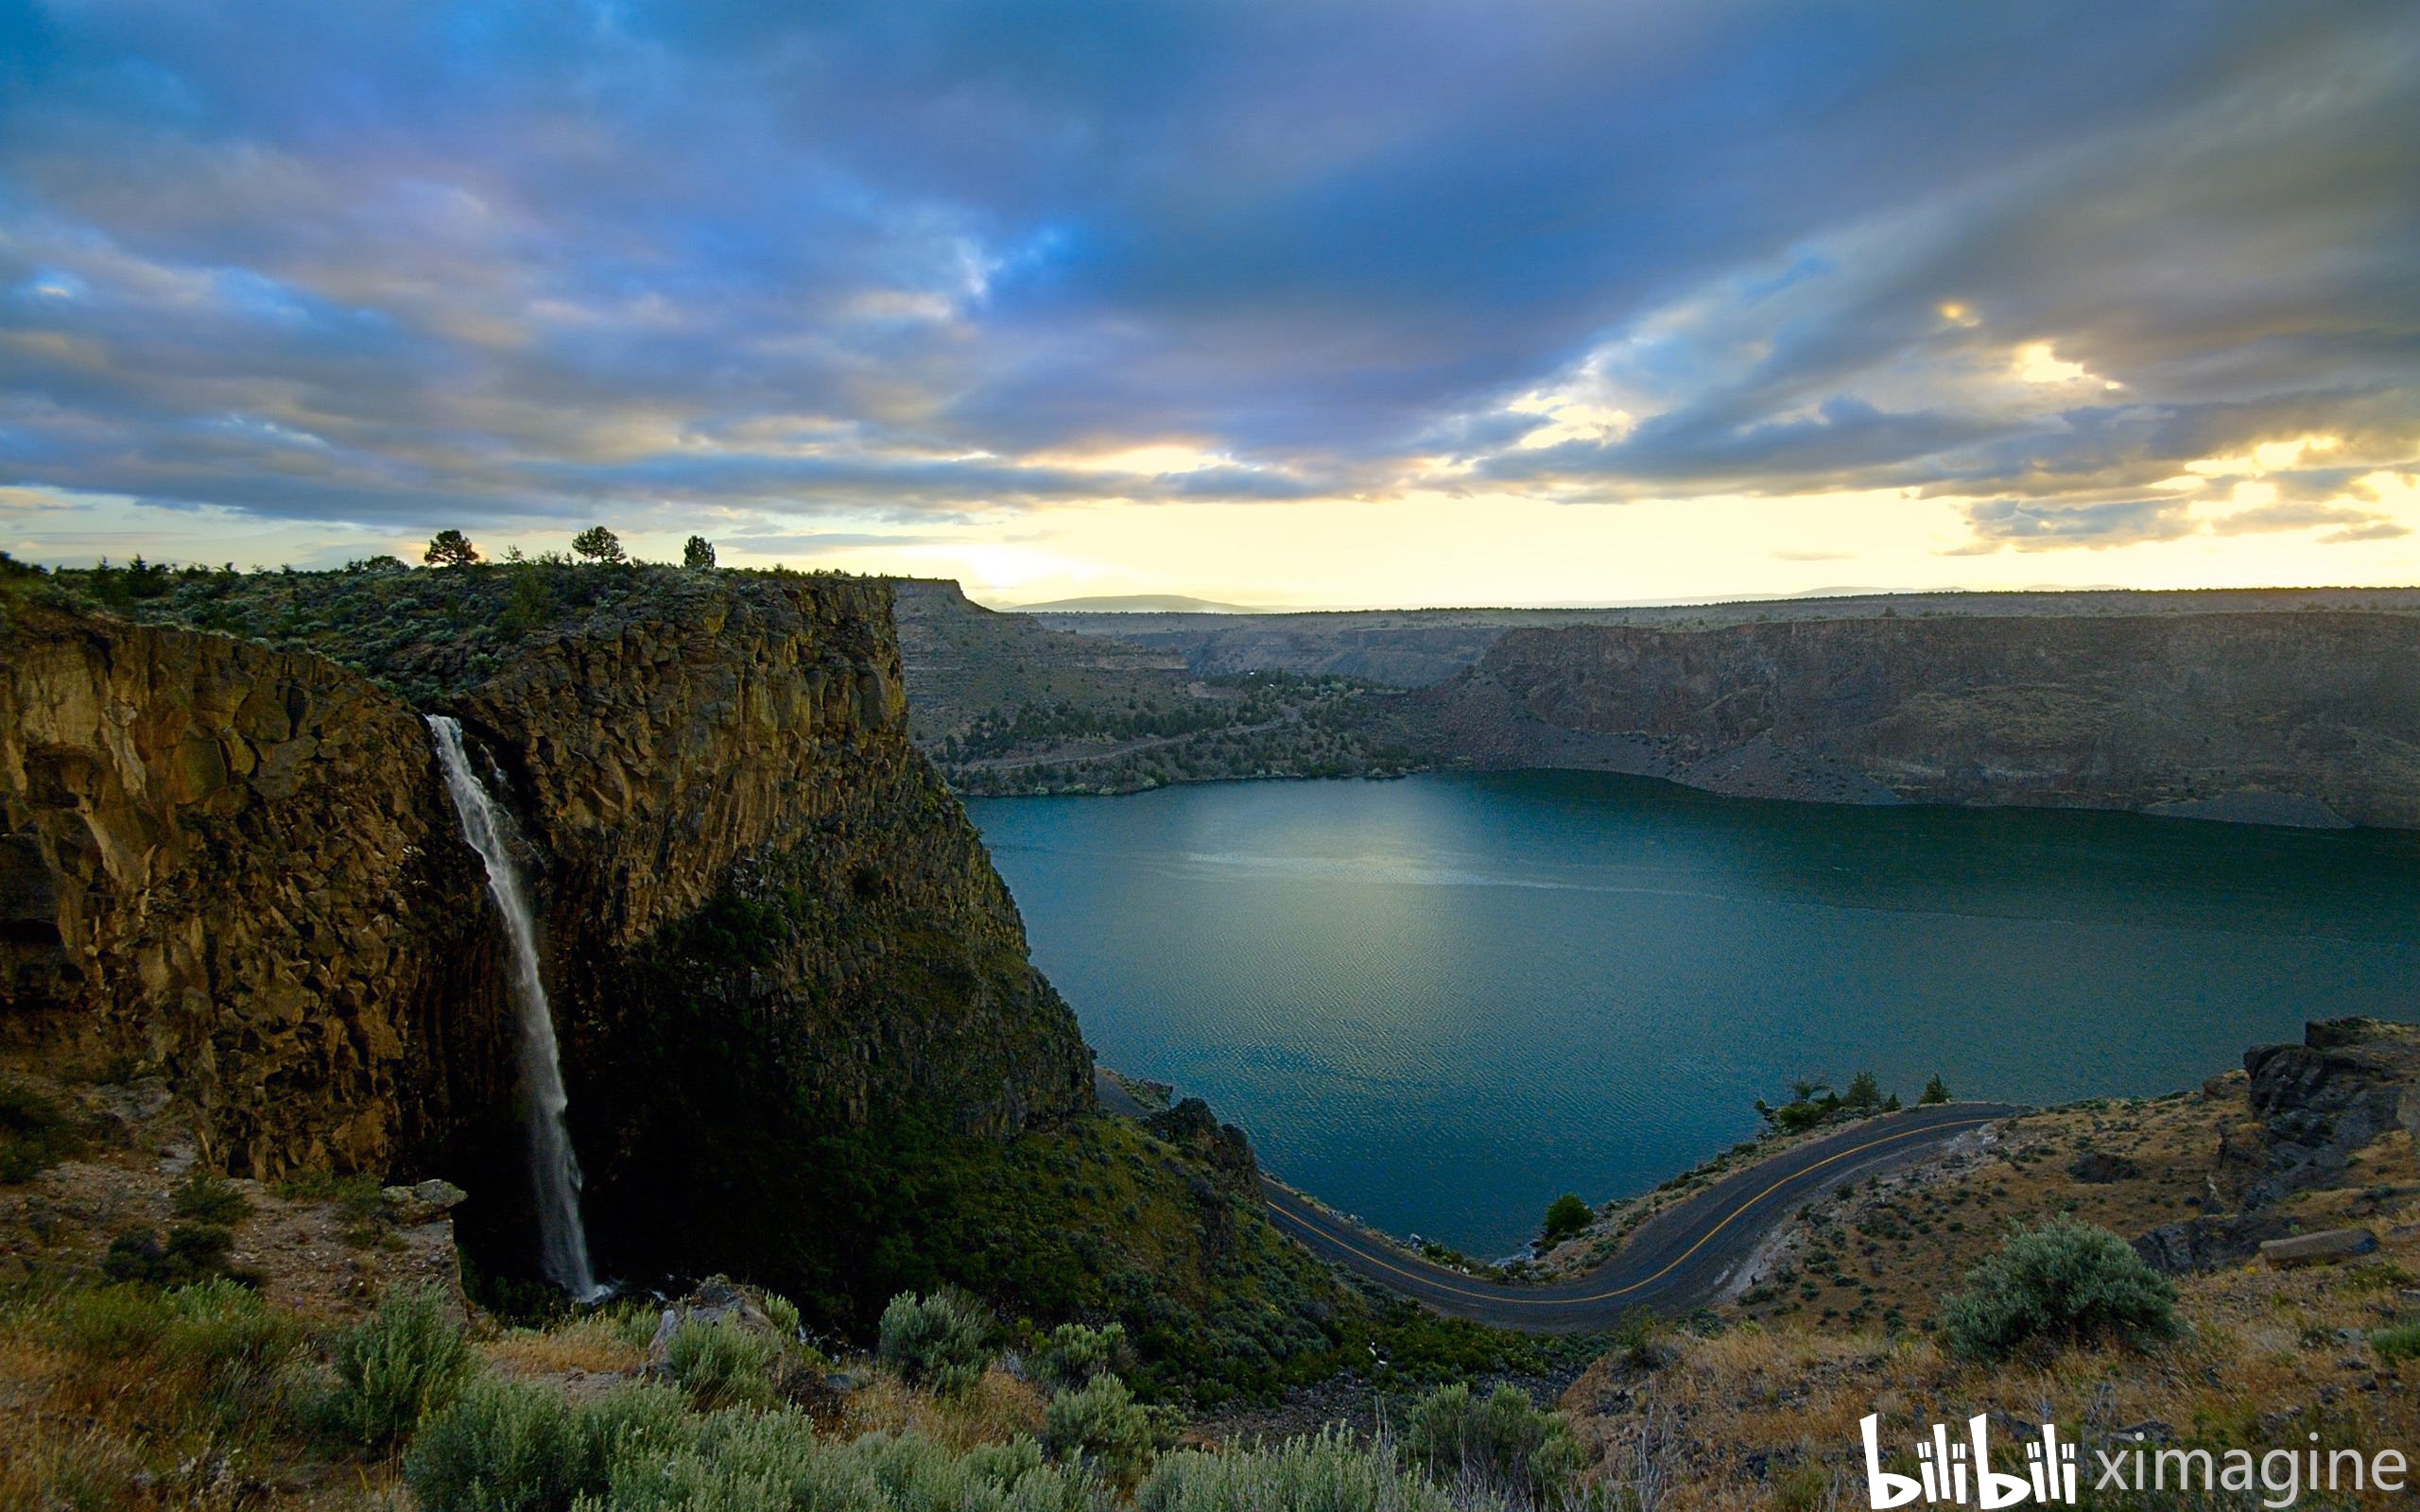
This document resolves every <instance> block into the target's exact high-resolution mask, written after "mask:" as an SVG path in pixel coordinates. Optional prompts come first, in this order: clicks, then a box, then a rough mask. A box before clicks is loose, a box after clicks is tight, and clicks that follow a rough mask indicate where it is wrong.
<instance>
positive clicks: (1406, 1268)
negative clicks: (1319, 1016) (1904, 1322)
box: [1261, 1103, 2025, 1333]
mask: <svg viewBox="0 0 2420 1512" xmlns="http://www.w3.org/2000/svg"><path fill="white" fill-rule="evenodd" d="M2023 1111H2025V1109H2023V1108H2013V1107H2009V1106H2007V1105H2005V1104H2000V1103H1944V1104H1941V1105H1938V1106H1936V1107H1932V1108H1910V1109H1909V1110H1907V1111H1905V1112H1900V1113H1886V1114H1883V1115H1882V1116H1880V1117H1878V1118H1873V1119H1868V1120H1866V1121H1865V1122H1863V1123H1861V1124H1858V1125H1856V1126H1854V1127H1852V1128H1846V1129H1843V1130H1841V1132H1839V1133H1837V1134H1830V1135H1826V1136H1824V1138H1823V1139H1820V1140H1814V1141H1810V1142H1809V1143H1805V1144H1801V1145H1799V1146H1797V1147H1796V1148H1794V1149H1791V1150H1789V1151H1787V1152H1785V1153H1783V1154H1781V1155H1777V1156H1774V1157H1773V1158H1772V1159H1771V1160H1760V1161H1758V1162H1757V1163H1756V1164H1755V1165H1752V1166H1749V1167H1748V1168H1747V1169H1745V1170H1742V1171H1737V1172H1735V1173H1733V1174H1732V1175H1730V1176H1727V1177H1723V1178H1722V1179H1721V1180H1720V1181H1717V1182H1716V1183H1715V1184H1714V1185H1712V1186H1710V1187H1708V1188H1706V1189H1705V1190H1704V1191H1703V1192H1701V1193H1699V1194H1697V1195H1695V1196H1693V1197H1690V1198H1688V1199H1687V1200H1686V1201H1684V1202H1681V1203H1678V1204H1676V1205H1674V1206H1673V1207H1670V1208H1668V1209H1666V1210H1665V1211H1663V1212H1661V1213H1658V1214H1657V1215H1656V1216H1654V1217H1653V1218H1651V1219H1649V1220H1648V1222H1647V1223H1646V1224H1645V1225H1644V1226H1642V1227H1641V1228H1640V1229H1639V1230H1638V1232H1637V1233H1636V1234H1634V1235H1633V1236H1632V1238H1631V1241H1630V1243H1628V1244H1627V1245H1625V1246H1622V1249H1621V1252H1620V1253H1618V1254H1616V1256H1614V1258H1613V1259H1611V1260H1609V1261H1607V1262H1606V1263H1604V1264H1602V1265H1600V1266H1599V1267H1598V1268H1597V1269H1596V1270H1593V1271H1591V1272H1589V1273H1588V1274H1587V1275H1585V1276H1583V1277H1581V1278H1580V1279H1578V1280H1569V1281H1560V1282H1557V1283H1555V1284H1554V1285H1551V1286H1505V1285H1499V1284H1496V1283H1495V1282H1492V1281H1483V1280H1476V1279H1474V1278H1472V1277H1469V1276H1464V1275H1462V1274H1461V1273H1460V1272H1458V1271H1451V1270H1447V1269H1445V1268H1444V1267H1443V1266H1442V1265H1432V1264H1430V1263H1428V1262H1426V1261H1425V1260H1422V1259H1419V1258H1418V1257H1417V1256H1414V1255H1411V1254H1409V1253H1407V1252H1406V1251H1404V1250H1401V1249H1398V1248H1396V1247H1395V1246H1392V1245H1390V1244H1388V1243H1387V1242H1386V1241H1384V1240H1381V1239H1377V1238H1375V1237H1374V1236H1373V1235H1371V1234H1370V1233H1368V1232H1366V1231H1364V1230H1363V1229H1358V1228H1356V1227H1354V1226H1353V1225H1350V1224H1347V1223H1345V1222H1343V1221H1342V1220H1341V1219H1339V1218H1338V1217H1336V1216H1335V1215H1334V1214H1332V1213H1328V1212H1326V1211H1322V1210H1321V1209H1320V1208H1318V1207H1316V1206H1314V1205H1312V1204H1311V1203H1309V1202H1307V1201H1305V1199H1304V1198H1303V1196H1302V1194H1300V1193H1297V1192H1295V1191H1293V1190H1292V1189H1291V1188H1289V1187H1286V1186H1283V1185H1280V1184H1279V1183H1278V1182H1276V1181H1273V1180H1270V1179H1268V1178H1265V1177H1264V1178H1263V1180H1262V1182H1261V1190H1262V1194H1263V1196H1265V1197H1266V1198H1267V1199H1268V1203H1269V1215H1270V1217H1271V1220H1272V1221H1273V1222H1275V1223H1276V1225H1277V1227H1278V1228H1279V1229H1282V1230H1284V1231H1285V1232H1287V1233H1288V1234H1290V1235H1292V1236H1293V1237H1294V1238H1296V1239H1298V1240H1300V1241H1301V1242H1302V1243H1303V1244H1304V1245H1305V1246H1307V1247H1308V1248H1309V1249H1310V1250H1311V1251H1312V1252H1313V1253H1314V1254H1317V1255H1319V1256H1320V1257H1322V1259H1325V1260H1329V1261H1333V1262H1335V1263H1337V1264H1339V1265H1341V1266H1343V1267H1344V1268H1345V1269H1347V1270H1350V1271H1353V1272H1355V1273H1357V1274H1358V1275H1360V1276H1363V1277H1366V1278H1368V1279H1369V1280H1374V1281H1376V1282H1377V1283H1379V1284H1380V1285H1382V1286H1386V1287H1390V1288H1392V1289H1393V1290H1395V1291H1398V1292H1401V1293H1403V1294H1404V1295H1405V1296H1407V1297H1411V1298H1413V1299H1414V1300H1416V1301H1420V1302H1425V1303H1426V1304H1427V1305H1428V1306H1430V1307H1432V1308H1434V1309H1436V1310H1437V1311H1438V1312H1440V1313H1443V1314H1447V1315H1448V1316H1452V1317H1466V1318H1471V1319H1474V1320H1476V1321H1478V1322H1481V1323H1494V1324H1496V1325H1498V1326H1500V1327H1504V1328H1515V1329H1526V1330H1528V1331H1530V1332H1535V1333H1579V1332H1587V1331H1590V1330H1594V1329H1601V1328H1607V1327H1610V1326H1612V1325H1613V1324H1614V1323H1615V1322H1616V1321H1617V1320H1618V1319H1619V1318H1620V1317H1621V1315H1622V1314H1624V1313H1627V1312H1629V1311H1630V1310H1631V1309H1633V1308H1635V1307H1648V1308H1651V1309H1653V1310H1654V1311H1656V1312H1658V1313H1663V1314H1680V1313H1686V1312H1688V1311H1689V1310H1691V1309H1692V1308H1696V1307H1701V1306H1703V1305H1704V1304H1706V1303H1708V1302H1711V1301H1712V1300H1714V1298H1715V1297H1716V1296H1717V1295H1718V1294H1719V1293H1720V1291H1721V1289H1722V1283H1723V1281H1724V1280H1725V1279H1726V1278H1727V1277H1729V1276H1730V1274H1731V1273H1732V1272H1733V1271H1734V1270H1735V1269H1737V1266H1738V1265H1739V1264H1740V1263H1741V1262H1743V1261H1745V1260H1746V1259H1747V1258H1748V1257H1749V1255H1751V1254H1752V1253H1754V1252H1755V1248H1756V1246H1757V1245H1758V1244H1760V1243H1762V1242H1763V1240H1764V1238H1765V1236H1766V1235H1767V1234H1769V1233H1771V1232H1772V1229H1774V1227H1775V1226H1776V1225H1778V1224H1779V1223H1780V1222H1781V1221H1782V1220H1783V1219H1785V1218H1787V1217H1789V1215H1790V1214H1791V1213H1794V1212H1796V1211H1798V1209H1799V1207H1800V1206H1801V1205H1802V1204H1804V1203H1806V1202H1807V1201H1808V1200H1809V1199H1811V1198H1813V1197H1814V1196H1815V1195H1816V1194H1819V1193H1823V1192H1827V1191H1829V1190H1831V1189H1832V1187H1833V1186H1835V1185H1836V1184H1838V1183H1840V1182H1842V1181H1846V1180H1850V1179H1852V1178H1856V1179H1863V1178H1864V1177H1868V1176H1871V1175H1874V1174H1876V1172H1879V1171H1883V1170H1888V1169H1892V1168H1894V1167H1898V1166H1903V1165H1909V1164H1912V1163H1914V1162H1915V1161H1916V1160H1919V1159H1921V1158H1922V1157H1924V1156H1926V1155H1928V1154H1931V1153H1932V1152H1934V1151H1936V1150H1938V1149H1940V1148H1941V1147H1942V1146H1943V1145H1945V1144H1946V1143H1949V1142H1950V1141H1951V1140H1954V1139H1956V1138H1957V1137H1958V1136H1960V1135H1962V1134H1964V1133H1967V1132H1969V1131H1971V1130H1973V1129H1977V1128H1980V1127H1981V1126H1983V1125H1986V1124H1991V1123H1997V1121H1999V1120H2000V1119H2003V1118H2007V1117H2010V1116H2011V1115H2013V1114H2015V1113H2021V1112H2023Z"/></svg>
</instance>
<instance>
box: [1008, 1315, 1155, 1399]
mask: <svg viewBox="0 0 2420 1512" xmlns="http://www.w3.org/2000/svg"><path fill="white" fill-rule="evenodd" d="M1133 1366H1134V1347H1133V1346H1132V1345H1131V1344H1129V1343H1128V1342H1127V1340H1126V1325H1125V1324H1123V1323H1112V1324H1109V1325H1107V1326H1106V1327H1103V1328H1093V1327H1091V1326H1089V1325H1087V1324H1083V1323H1062V1324H1060V1325H1059V1327H1058V1328H1056V1329H1055V1330H1053V1331H1052V1332H1051V1334H1050V1343H1049V1344H1048V1345H1047V1346H1046V1347H1045V1348H1044V1349H1043V1351H1042V1352H1041V1353H1040V1354H1038V1355H1036V1356H1035V1357H1034V1361H1033V1375H1034V1379H1035V1380H1037V1381H1039V1382H1041V1383H1042V1384H1043V1385H1044V1386H1045V1387H1046V1388H1047V1389H1049V1390H1051V1391H1078V1390H1081V1389H1082V1388H1083V1387H1085V1386H1087V1385H1090V1384H1091V1383H1092V1380H1093V1378H1094V1377H1095V1376H1098V1375H1120V1376H1122V1375H1124V1374H1125V1373H1126V1372H1127V1371H1129V1370H1131V1369H1132V1368H1133Z"/></svg>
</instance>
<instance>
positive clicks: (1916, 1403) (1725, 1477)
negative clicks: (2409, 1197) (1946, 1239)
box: [1564, 1110, 2420, 1512]
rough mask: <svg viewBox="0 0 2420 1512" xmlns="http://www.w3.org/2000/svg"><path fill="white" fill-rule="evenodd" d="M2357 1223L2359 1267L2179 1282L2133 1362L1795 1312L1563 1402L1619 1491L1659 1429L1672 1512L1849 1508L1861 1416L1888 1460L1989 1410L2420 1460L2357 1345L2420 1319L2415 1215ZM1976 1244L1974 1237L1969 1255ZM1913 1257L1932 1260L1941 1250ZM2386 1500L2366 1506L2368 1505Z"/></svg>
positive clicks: (2369, 1354)
mask: <svg viewBox="0 0 2420 1512" xmlns="http://www.w3.org/2000/svg"><path fill="white" fill-rule="evenodd" d="M2079 1118H2082V1120H2083V1123H2069V1120H2065V1118H2062V1120H2057V1123H2054V1125H2052V1127H2054V1130H2057V1132H2052V1135H2049V1140H2045V1144H2048V1142H2057V1144H2060V1146H2065V1144H2066V1140H2069V1137H2071V1130H2079V1127H2083V1130H2088V1127H2091V1118H2093V1115H2091V1113H2083V1115H2079ZM2099 1118H2103V1120H2105V1118H2110V1113H2108V1110H2103V1113H2100V1115H2099ZM2026 1146H2032V1149H2040V1144H2026ZM2021 1149H2023V1146H2021ZM2406 1157H2408V1149H2403V1152H2398V1149H2381V1152H2378V1159H2381V1161H2386V1163H2391V1161H2395V1159H2406ZM2045 1163H2048V1159H2043V1161H2023V1163H2018V1166H2015V1168H2014V1171H2009V1174H2006V1176H1992V1174H1989V1163H1987V1166H1982V1171H1984V1178H1987V1180H2001V1178H2006V1180H2009V1188H2011V1195H2014V1193H2018V1191H2049V1188H2052V1183H2049V1178H2048V1176H2043V1178H2040V1180H2038V1183H2032V1180H2028V1178H2032V1176H2035V1174H2038V1171H2040V1166H2045ZM2060 1168H2065V1161H2060ZM1967 1178H1970V1180H1972V1178H1975V1174H1970V1176H1967ZM2021 1180H2028V1185H2023V1188H2021V1185H2018V1183H2021ZM2152 1180H2156V1178H2152ZM2374 1191H2377V1188H2352V1200H2355V1202H2357V1205H2364V1202H2367V1197H2362V1193H2374ZM2342 1202H2345V1191H2335V1193H2321V1195H2318V1205H2321V1207H2342ZM2011 1207H2014V1202H2011ZM2103 1212H2108V1207H2103ZM2369 1222H2372V1224H2374V1227H2377V1229H2378V1234H2381V1241H2384V1248H2381V1253H2378V1256H2372V1258H2367V1261H2357V1263H2350V1265H2335V1267H2311V1270H2287V1273H2277V1270H2265V1267H2241V1270H2224V1273H2217V1275H2204V1278H2192V1280H2186V1282H2183V1284H2181V1292H2183V1297H2181V1312H2183V1314H2186V1318H2190V1321H2192V1326H2195V1333H2192V1338H2187V1340H2183V1343H2178V1345H2170V1348H2164V1349H2153V1352H2149V1355H2135V1352H2125V1349H2065V1352H2060V1355H2054V1357H2048V1360H2021V1362H2015V1365H2006V1366H1978V1365H1965V1362H1958V1360H1953V1357H1948V1352H1945V1349H1944V1348H1941V1345H1939V1343H1936V1340H1933V1338H1928V1335H1927V1333H1922V1331H1900V1333H1897V1335H1893V1333H1885V1331H1883V1328H1876V1326H1858V1328H1851V1326H1846V1323H1841V1321H1840V1318H1837V1316H1834V1318H1832V1321H1824V1318H1823V1316H1820V1314H1815V1312H1801V1314H1798V1316H1789V1318H1779V1321H1769V1323H1767V1321H1745V1323H1740V1326H1736V1328H1730V1331H1728V1333H1720V1335H1716V1338H1686V1335H1685V1338H1680V1340H1677V1348H1680V1360H1677V1362H1675V1365H1669V1366H1665V1369H1658V1372H1638V1369H1631V1366H1624V1365H1621V1362H1619V1360H1612V1357H1607V1360H1602V1362H1598V1365H1595V1366H1592V1369H1590V1372H1587V1374H1585V1377H1582V1379H1581V1382H1578V1383H1573V1388H1570V1391H1568V1394H1565V1396H1564V1405H1565V1408H1568V1410H1570V1413H1573V1417H1576V1422H1578V1427H1581V1433H1582V1437H1585V1439H1587V1442H1590V1444H1592V1447H1595V1449H1598V1452H1599V1456H1602V1464H1604V1466H1607V1469H1609V1470H1612V1473H1616V1476H1624V1473H1629V1466H1634V1464H1636V1439H1638V1435H1641V1427H1643V1425H1646V1422H1648V1420H1651V1417H1652V1416H1658V1413H1663V1416H1668V1417H1669V1420H1672V1433H1669V1439H1672V1449H1669V1459H1672V1464H1669V1466H1668V1476H1669V1483H1672V1486H1669V1493H1668V1500H1665V1503H1663V1504H1665V1507H1669V1509H1675V1512H1682V1509H1699V1507H1703V1509H1708V1512H1711V1509H1725V1512H1728V1509H1733V1507H1823V1504H1834V1498H1840V1500H1837V1504H1863V1454H1861V1447H1858V1444H1861V1442H1858V1420H1861V1417H1863V1416H1866V1413H1880V1417H1883V1437H1885V1442H1888V1444H1897V1442H1910V1439H1914V1435H1917V1433H1922V1430H1924V1425H1931V1422H1961V1420H1965V1417H1972V1416H1975V1413H2004V1416H2006V1420H2009V1422H2011V1425H2031V1422H2043V1420H2045V1417H2048V1420H2057V1422H2062V1425H2065V1427H2069V1430H2086V1433H2113V1430H2120V1427H2132V1425H2139V1422H2161V1425H2169V1427H2170V1430H2173V1433H2175V1435H2178V1437H2183V1439H2190V1442H2197V1444H2209V1447H2287V1444H2299V1442H2304V1435H2308V1433H2318V1435H2321V1442H2325V1444H2328V1447H2338V1449H2364V1452H2374V1449H2386V1447H2395V1449H2403V1452H2406V1454H2411V1452H2412V1449H2415V1447H2420V1394H2415V1391H2412V1386H2415V1382H2420V1366H2412V1365H2406V1366H2401V1369H2398V1365H2394V1362H2386V1360H2378V1357H2377V1355H2374V1349H2372V1348H2369V1343H2367V1333H2369V1331H2374V1328H2381V1326H2389V1323H2394V1321H2403V1318H2412V1316H2420V1282H2415V1278H2412V1273H2415V1270H2420V1207H2415V1205H2406V1207H2389V1210H2378V1212H2374V1214H2369ZM1939 1231H1941V1227H1939V1224H1936V1234H1939ZM1987 1241H1992V1239H1989V1236H1979V1239H1978V1246H1979V1244H1987ZM1910 1251H1911V1253H1917V1256H1944V1253H1950V1246H1948V1244H1936V1246H1910ZM1885 1253H1890V1251H1885ZM1933 1263H1939V1261H1933ZM1885 1275H1888V1265H1885ZM1945 1275H1953V1273H1939V1270H1936V1273H1933V1275H1931V1278H1924V1275H1907V1278H1890V1280H1894V1282H1897V1284H1902V1287H1905V1292H1902V1295H1907V1297H1917V1295H1919V1289H1922V1295H1927V1297H1931V1295H1939V1292H1941V1289H1945V1287H1944V1278H1945ZM2394 1500H2398V1498H2386V1495H2378V1498H2374V1504H2381V1507H2384V1504H2391V1503H2394ZM2364 1504H2367V1503H2364Z"/></svg>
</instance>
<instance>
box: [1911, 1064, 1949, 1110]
mask: <svg viewBox="0 0 2420 1512" xmlns="http://www.w3.org/2000/svg"><path fill="white" fill-rule="evenodd" d="M1947 1101H1949V1083H1947V1082H1945V1081H1944V1080H1942V1079H1941V1074H1940V1073H1939V1072H1935V1073H1934V1074H1933V1078H1932V1080H1930V1081H1928V1082H1927V1083H1925V1091H1924V1095H1923V1096H1922V1097H1919V1098H1917V1099H1916V1103H1917V1106H1919V1107H1930V1106H1931V1105H1933V1104H1935V1103H1945V1102H1947Z"/></svg>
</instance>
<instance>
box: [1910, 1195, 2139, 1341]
mask: <svg viewBox="0 0 2420 1512" xmlns="http://www.w3.org/2000/svg"><path fill="white" fill-rule="evenodd" d="M1941 1320H1942V1330H1943V1332H1944V1333H1945V1335H1946V1337H1947V1339H1948V1342H1949V1347H1950V1349H1951V1350H1952V1351H1953V1352H1954V1353H1956V1354H1958V1355H1960V1356H1962V1357H1963V1358H1966V1359H1969V1360H2003V1359H2006V1358H2008V1357H2009V1356H2010V1355H2012V1354H2014V1353H2015V1352H2016V1351H2017V1350H2019V1349H2025V1348H2027V1347H2029V1346H2035V1345H2040V1346H2048V1347H2056V1346H2058V1345H2063V1344H2070V1343H2096V1342H2101V1341H2114V1342H2117V1343H2120V1344H2125V1345H2128V1346H2131V1347H2135V1348H2140V1347H2142V1346H2145V1345H2148V1344H2152V1343H2155V1342H2158V1341H2160V1340H2163V1339H2170V1338H2174V1337H2176V1336H2177V1335H2178V1334H2180V1333H2182V1332H2184V1331H2185V1325H2184V1323H2183V1322H2182V1321H2181V1320H2180V1319H2179V1318H2178V1317H2177V1315H2176V1288H2175V1286H2174V1285H2173V1284H2171V1283H2170V1282H2169V1280H2168V1279H2167V1278H2166V1277H2164V1276H2161V1275H2160V1274H2159V1273H2158V1272H2156V1271H2154V1270H2152V1268H2151V1267H2150V1266H2149V1265H2146V1264H2145V1263H2143V1260H2142V1257H2141V1256H2139V1255H2137V1254H2135V1250H2134V1246H2131V1245H2129V1244H2127V1243H2126V1241H2124V1240H2123V1239H2120V1238H2118V1236H2117V1235H2116V1234H2114V1233H2111V1232H2110V1231H2109V1230H2108V1229H2102V1228H2099V1227H2096V1226H2094V1225H2091V1224H2083V1223H2078V1222H2076V1221H2075V1220H2073V1219H2071V1218H2060V1219H2055V1220H2053V1221H2051V1222H2050V1223H2048V1224H2045V1225H2043V1226H2042V1227H2041V1228H2039V1229H2026V1230H2023V1231H2021V1232H2018V1233H2014V1234H2012V1235H2010V1236H2009V1239H2008V1242H2007V1243H2006V1244H2004V1245H2002V1246H2000V1251H1999V1253H1998V1254H1997V1255H1994V1256H1992V1257H1991V1258H1990V1259H1989V1260H1986V1261H1984V1262H1983V1263H1981V1264H1980V1265H1978V1266H1976V1267H1975V1268H1974V1269H1973V1270H1971V1271H1969V1272H1967V1274H1966V1289H1965V1290H1964V1291H1962V1292H1960V1293H1958V1294H1957V1295H1955V1296H1953V1297H1950V1298H1949V1299H1948V1300H1947V1301H1945V1303H1943V1305H1942V1310H1941Z"/></svg>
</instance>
